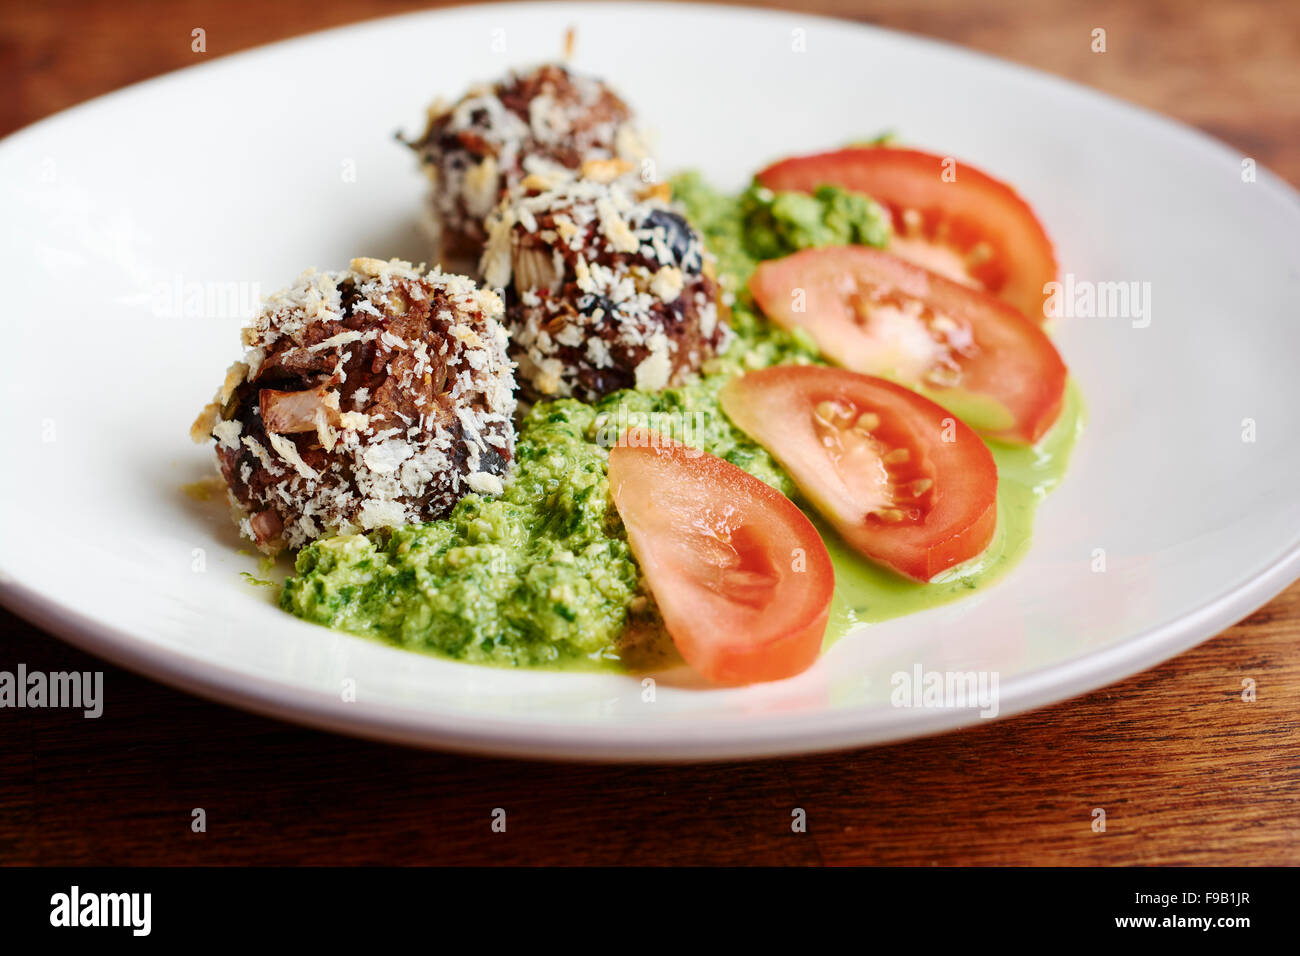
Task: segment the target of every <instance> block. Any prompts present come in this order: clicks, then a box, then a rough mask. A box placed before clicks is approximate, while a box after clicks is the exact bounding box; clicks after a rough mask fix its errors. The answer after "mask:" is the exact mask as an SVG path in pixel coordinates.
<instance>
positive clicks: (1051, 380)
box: [749, 246, 1067, 444]
mask: <svg viewBox="0 0 1300 956" xmlns="http://www.w3.org/2000/svg"><path fill="white" fill-rule="evenodd" d="M749 291H750V292H751V293H752V294H753V296H754V301H755V302H757V303H758V304H759V306H760V307H761V308H762V310H763V312H764V313H765V314H766V315H767V317H768V318H770V319H772V320H773V321H774V322H776V323H777V324H779V325H783V326H785V327H786V328H789V329H793V328H802V329H804V330H806V331H807V332H808V333H809V334H810V335H811V336H812V337H813V339H814V340H815V341H816V342H817V345H818V347H819V348H820V349H821V350H822V353H823V354H825V355H826V357H827V358H829V359H830V360H831V361H833V362H835V363H837V364H839V365H842V366H844V367H845V368H848V369H852V370H853V371H855V372H865V373H867V374H869V375H881V376H884V377H886V378H891V379H894V380H896V381H899V382H901V383H903V384H905V385H908V386H910V387H913V388H918V389H920V390H921V391H922V392H924V394H926V395H927V396H929V397H930V398H933V399H934V400H935V401H937V402H939V403H940V404H941V405H944V406H945V407H947V408H949V409H950V410H952V411H953V412H955V413H956V414H957V415H959V416H960V417H962V418H963V419H965V420H966V422H967V423H968V424H970V425H972V426H974V427H975V428H978V429H979V430H980V431H983V432H985V433H986V434H988V435H991V436H992V437H995V438H1000V439H1002V440H1004V441H1012V442H1022V443H1028V444H1033V443H1034V442H1036V441H1038V439H1039V438H1041V437H1042V436H1043V433H1044V432H1046V431H1047V429H1048V428H1050V427H1051V426H1052V424H1053V423H1054V422H1055V421H1056V419H1057V417H1058V416H1059V415H1060V413H1061V407H1062V405H1063V404H1064V402H1065V384H1066V376H1067V371H1066V368H1065V363H1064V362H1063V361H1061V356H1060V354H1059V353H1058V352H1057V351H1056V347H1055V346H1054V345H1053V344H1052V340H1051V339H1049V338H1048V337H1047V334H1046V333H1045V332H1043V330H1042V329H1041V328H1040V327H1039V326H1037V325H1035V324H1034V323H1033V322H1031V321H1029V319H1026V318H1025V317H1024V316H1023V315H1022V314H1020V312H1018V311H1017V310H1015V309H1013V308H1011V307H1010V306H1009V305H1007V304H1006V303H1004V302H1002V301H1001V300H999V299H996V298H994V297H993V296H991V295H989V294H988V293H985V292H980V291H978V290H976V289H972V288H970V287H968V286H964V285H961V284H960V283H957V282H953V281H952V280H950V279H945V278H944V277H943V276H941V275H937V274H936V273H933V272H930V271H929V270H927V269H923V268H921V267H920V266H918V265H915V264H913V263H910V262H906V261H904V260H902V259H900V258H898V257H897V256H893V255H890V254H889V253H887V252H882V251H880V250H879V249H872V248H870V247H868V246H834V247H826V248H821V249H805V250H804V251H802V252H796V253H795V254H794V255H791V256H786V257H785V258H784V259H773V260H770V261H768V262H764V263H763V264H761V265H760V266H759V267H758V269H757V271H755V273H754V275H753V276H752V277H751V278H750V280H749Z"/></svg>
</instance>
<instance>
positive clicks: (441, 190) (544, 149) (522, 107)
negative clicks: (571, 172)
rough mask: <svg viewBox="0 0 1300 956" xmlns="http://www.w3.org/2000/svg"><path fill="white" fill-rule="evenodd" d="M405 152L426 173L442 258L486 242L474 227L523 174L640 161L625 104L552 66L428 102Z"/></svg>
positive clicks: (596, 84)
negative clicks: (448, 100) (594, 162)
mask: <svg viewBox="0 0 1300 956" xmlns="http://www.w3.org/2000/svg"><path fill="white" fill-rule="evenodd" d="M409 145H410V146H411V148H412V149H414V150H415V151H416V152H417V153H418V154H419V156H420V161H421V163H422V164H423V166H424V168H425V171H426V173H427V174H428V175H429V178H430V181H431V191H430V197H429V203H430V213H431V216H432V218H433V226H434V229H435V231H436V232H437V234H438V240H439V243H440V246H441V253H442V255H444V256H447V257H477V256H478V254H479V253H480V252H481V251H482V248H483V243H484V242H485V241H486V239H487V234H486V232H485V230H484V225H483V220H484V219H485V218H486V216H487V215H488V213H489V212H490V211H491V209H492V207H493V206H495V205H496V203H497V201H498V200H499V199H500V198H501V196H503V195H504V194H505V193H506V191H507V190H509V189H510V188H512V187H513V186H515V185H516V184H517V183H518V182H520V180H522V179H523V178H524V177H525V176H526V175H527V174H528V173H529V172H531V171H536V170H538V169H542V168H545V167H546V166H547V165H550V166H557V167H562V168H567V169H577V168H578V167H579V166H580V165H581V164H582V163H583V162H584V161H585V160H588V159H611V158H621V159H624V160H627V161H629V162H640V161H641V160H642V159H643V158H644V157H645V148H644V146H643V144H642V142H641V139H640V136H639V134H637V132H636V131H635V129H634V127H633V125H632V112H631V110H629V109H628V107H627V104H625V103H624V102H623V101H622V100H621V99H620V98H619V97H618V96H617V95H616V94H615V93H614V92H613V91H611V90H610V89H609V88H608V87H607V86H605V85H604V84H603V83H602V82H600V81H599V80H596V79H593V78H590V77H584V76H579V75H576V74H573V73H571V72H569V70H567V69H566V68H565V67H563V66H559V65H556V64H547V65H544V66H540V67H537V68H536V69H534V70H531V71H529V72H525V73H511V74H510V75H508V76H507V77H506V78H505V79H504V80H502V81H500V82H497V83H495V84H492V85H490V86H480V87H475V88H474V89H472V90H470V91H469V92H468V93H467V94H466V95H465V96H463V97H462V98H461V99H460V100H459V101H457V102H456V103H455V104H452V105H451V106H446V105H445V104H442V105H435V106H434V107H432V108H431V109H430V111H429V121H428V124H427V126H426V128H425V131H424V133H423V135H421V136H420V137H419V139H417V140H415V141H413V142H411V143H410V144H409ZM489 160H490V162H491V165H485V161H489Z"/></svg>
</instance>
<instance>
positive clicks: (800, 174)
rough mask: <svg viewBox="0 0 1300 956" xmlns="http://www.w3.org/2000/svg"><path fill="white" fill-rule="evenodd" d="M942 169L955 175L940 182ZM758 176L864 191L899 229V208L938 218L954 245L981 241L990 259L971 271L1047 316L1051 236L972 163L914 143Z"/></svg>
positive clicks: (794, 163)
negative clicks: (984, 243)
mask: <svg viewBox="0 0 1300 956" xmlns="http://www.w3.org/2000/svg"><path fill="white" fill-rule="evenodd" d="M946 169H953V170H954V171H955V173H956V179H955V180H953V181H951V182H947V181H945V180H944V178H943V176H944V172H945V170H946ZM757 179H758V181H759V182H760V183H762V184H763V185H764V186H766V187H767V188H769V189H774V190H792V191H796V192H812V191H813V190H814V189H816V188H817V187H818V186H820V185H823V184H828V183H829V184H832V185H836V186H841V187H843V188H845V189H850V190H853V191H854V192H861V193H866V194H867V195H868V196H871V197H872V198H873V199H875V200H876V201H877V202H879V203H881V204H882V205H884V206H886V207H887V208H888V209H889V210H890V212H891V213H892V214H893V217H894V226H895V231H896V233H898V234H900V235H904V234H905V228H904V223H903V216H904V211H905V210H915V211H916V212H919V213H920V214H921V218H922V220H923V221H924V222H925V223H926V224H927V225H928V226H930V227H933V226H935V225H936V224H939V223H942V224H943V227H944V228H945V229H946V230H947V231H948V233H949V235H950V237H951V238H952V239H953V240H954V241H956V242H958V243H959V244H960V245H964V246H967V247H969V246H973V245H975V244H976V243H977V242H981V241H982V242H987V243H988V244H989V246H990V248H991V250H992V259H991V260H990V262H989V263H988V264H987V265H984V266H981V267H977V268H975V269H973V270H972V272H973V274H974V275H975V277H976V278H978V279H981V284H982V285H984V287H985V288H987V289H988V290H989V291H990V292H993V293H994V294H995V295H997V296H998V297H999V298H1001V299H1003V300H1004V301H1006V302H1008V303H1010V304H1011V305H1013V306H1014V307H1015V308H1017V309H1019V310H1020V311H1021V312H1022V313H1024V315H1025V316H1027V317H1028V318H1029V319H1031V320H1033V321H1034V322H1037V323H1039V324H1040V325H1041V324H1042V323H1043V321H1044V320H1045V318H1046V316H1045V313H1044V309H1043V306H1044V303H1045V301H1046V293H1045V292H1044V290H1043V287H1044V286H1045V285H1046V284H1047V283H1048V282H1055V281H1056V279H1057V264H1056V253H1055V251H1054V250H1053V249H1052V242H1051V240H1050V239H1049V238H1048V236H1047V232H1046V231H1045V230H1044V229H1043V226H1042V223H1040V222H1039V221H1038V217H1037V216H1036V215H1034V211H1033V209H1031V208H1030V206H1029V204H1028V203H1026V202H1025V201H1024V199H1022V198H1021V197H1020V195H1019V194H1018V193H1017V192H1016V191H1015V190H1014V189H1012V188H1011V187H1010V186H1008V185H1007V184H1006V183H1003V182H1000V181H999V180H997V179H994V178H993V177H992V176H989V175H987V174H985V173H982V172H980V171H979V170H978V169H976V168H974V167H973V166H968V165H966V164H965V163H957V164H956V166H955V167H954V166H953V161H952V159H951V158H950V157H944V156H938V155H935V154H933V153H925V152H921V151H920V150H915V149H900V148H896V147H892V146H874V147H873V146H866V147H851V148H849V149H841V150H835V151H833V152H828V153H818V154H816V155H812V156H796V157H792V158H790V159H786V160H782V161H781V162H779V163H775V164H773V165H771V166H769V167H767V168H766V169H764V170H763V171H761V172H760V173H759V174H758V176H757ZM898 251H899V253H900V254H901V255H903V257H904V258H908V257H909V255H908V254H907V253H906V252H903V251H902V250H901V249H900V250H898ZM921 264H922V265H926V264H927V263H925V262H922V263H921Z"/></svg>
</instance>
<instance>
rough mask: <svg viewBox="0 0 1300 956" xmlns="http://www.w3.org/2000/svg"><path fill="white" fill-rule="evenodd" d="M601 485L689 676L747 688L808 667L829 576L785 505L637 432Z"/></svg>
mask: <svg viewBox="0 0 1300 956" xmlns="http://www.w3.org/2000/svg"><path fill="white" fill-rule="evenodd" d="M609 485H610V493H611V495H612V496H613V499H614V504H615V507H616V508H617V509H618V513H619V515H620V517H622V519H623V524H624V526H625V527H626V529H627V538H628V543H629V545H631V548H632V553H633V554H634V555H635V557H636V559H637V561H638V563H639V564H640V565H641V570H642V573H643V574H644V575H645V577H646V581H647V582H648V583H649V585H650V590H651V591H652V593H653V594H654V596H655V602H656V603H657V604H658V606H659V610H660V613H661V614H662V615H663V619H664V625H665V627H666V628H667V630H668V633H669V635H670V636H671V637H672V639H673V643H674V644H675V645H676V646H677V649H678V651H680V652H681V655H682V657H683V658H684V659H685V660H686V662H687V663H688V664H689V665H690V666H691V667H692V668H693V669H694V670H696V671H697V672H699V673H700V674H701V675H703V676H704V677H706V678H707V679H709V680H710V681H713V682H715V683H719V684H748V683H755V682H758V681H772V680H782V679H784V678H787V677H793V676H794V675H796V674H799V673H801V672H803V671H805V670H807V669H808V668H809V667H810V666H811V665H812V663H813V662H814V661H815V660H816V659H817V655H818V654H819V653H820V651H821V645H822V639H823V637H824V636H825V633H826V624H827V622H828V620H829V619H830V604H831V597H832V594H833V592H834V585H835V571H834V568H833V567H832V565H831V559H830V554H829V553H828V552H827V550H826V545H825V543H824V542H823V541H822V539H821V536H820V535H819V534H818V533H817V529H816V528H815V527H814V526H813V524H812V522H811V521H809V520H808V518H807V516H806V515H804V513H803V512H802V511H800V510H799V509H798V508H797V507H796V506H795V505H794V503H793V502H791V501H790V500H789V499H788V498H786V497H785V496H784V495H782V494H781V493H780V492H779V491H777V490H776V489H775V488H773V487H771V486H770V485H768V484H765V483H764V482H762V481H760V480H759V479H757V478H755V477H754V476H753V475H750V474H749V473H748V472H745V471H742V470H741V469H740V468H737V467H736V466H735V465H732V464H731V463H729V462H726V461H723V460H722V459H720V458H716V457H714V456H713V455H709V454H707V453H705V452H701V451H698V450H696V449H691V448H687V447H686V446H684V445H681V444H678V443H677V442H674V441H671V440H670V439H667V438H665V437H663V436H660V435H658V434H656V433H653V432H649V431H647V430H646V429H642V428H634V429H629V430H628V432H627V433H626V434H625V435H624V436H623V438H622V439H621V440H620V441H619V444H618V445H617V446H615V447H614V448H612V449H610V453H609ZM796 548H797V549H801V550H802V559H801V560H802V563H801V565H800V566H799V568H798V569H796V567H795V565H796V562H795V561H794V560H792V556H793V553H794V549H796Z"/></svg>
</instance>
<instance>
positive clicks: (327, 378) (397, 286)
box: [191, 259, 515, 554]
mask: <svg viewBox="0 0 1300 956" xmlns="http://www.w3.org/2000/svg"><path fill="white" fill-rule="evenodd" d="M501 318H502V303H501V299H500V297H499V296H498V295H497V294H496V293H494V292H492V291H490V290H485V289H480V288H478V287H477V286H476V285H475V283H474V282H473V281H472V280H470V279H467V278H465V277H464V276H457V275H445V274H443V273H442V272H440V271H438V270H434V271H431V272H428V273H427V274H425V273H421V272H420V271H419V270H417V269H414V268H412V267H411V265H410V264H409V263H406V262H400V261H398V260H392V261H389V262H383V261H380V260H377V259H354V260H353V261H352V263H351V266H350V267H349V268H348V269H347V270H344V271H341V272H316V271H315V270H308V271H307V272H305V273H303V274H302V275H301V276H300V277H299V278H298V279H297V281H296V282H295V283H294V285H293V286H291V287H290V288H288V289H286V290H284V291H282V292H279V293H277V294H276V295H274V296H272V297H271V298H270V299H268V300H267V301H266V302H265V304H264V305H263V307H262V310H261V312H260V313H259V314H258V316H257V317H256V318H255V319H254V320H253V322H252V324H250V325H249V326H247V327H246V328H245V329H244V330H243V342H244V345H245V347H246V348H245V354H244V359H243V361H241V362H237V363H235V364H234V365H233V366H231V369H230V371H229V372H228V373H227V375H226V381H225V383H224V385H223V386H222V387H221V389H220V390H219V391H218V393H217V396H216V399H215V400H214V401H213V403H212V404H210V405H208V406H207V408H205V409H204V411H203V413H202V414H201V415H200V416H199V419H198V420H197V421H196V422H195V423H194V428H193V429H192V431H191V435H192V437H194V439H195V440H196V441H200V442H202V441H206V440H208V438H209V436H211V438H213V439H215V440H216V455H217V464H218V467H219V469H220V472H221V476H222V478H223V479H224V480H225V483H226V486H227V489H228V493H229V495H228V496H229V499H230V503H231V505H232V508H233V510H234V513H235V517H236V521H237V522H238V524H239V528H240V530H241V532H242V533H243V534H244V535H245V536H247V537H248V538H250V539H252V540H253V541H254V542H255V543H256V545H257V547H258V548H260V549H261V550H262V551H265V552H267V553H271V554H273V553H276V552H278V551H280V550H282V549H284V548H289V549H297V548H300V547H302V546H303V545H304V544H306V543H308V542H309V541H312V540H313V539H315V538H318V537H321V536H324V535H331V534H340V533H351V532H357V531H369V530H372V529H376V528H387V527H395V526H398V525H402V524H409V523H413V522H421V521H430V520H433V519H435V518H440V517H442V516H444V515H446V514H447V512H448V511H450V510H451V507H452V505H454V504H455V503H456V501H458V500H459V499H460V498H461V497H463V496H464V495H465V494H468V493H469V492H478V493H481V494H494V493H499V492H500V491H501V490H502V478H503V476H504V475H505V474H506V472H507V469H508V468H509V466H510V463H511V459H512V457H513V454H514V425H513V422H512V415H513V413H514V409H515V398H514V375H513V371H512V367H511V363H510V360H509V359H508V358H507V356H506V332H505V329H504V327H503V326H502V323H501Z"/></svg>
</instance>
